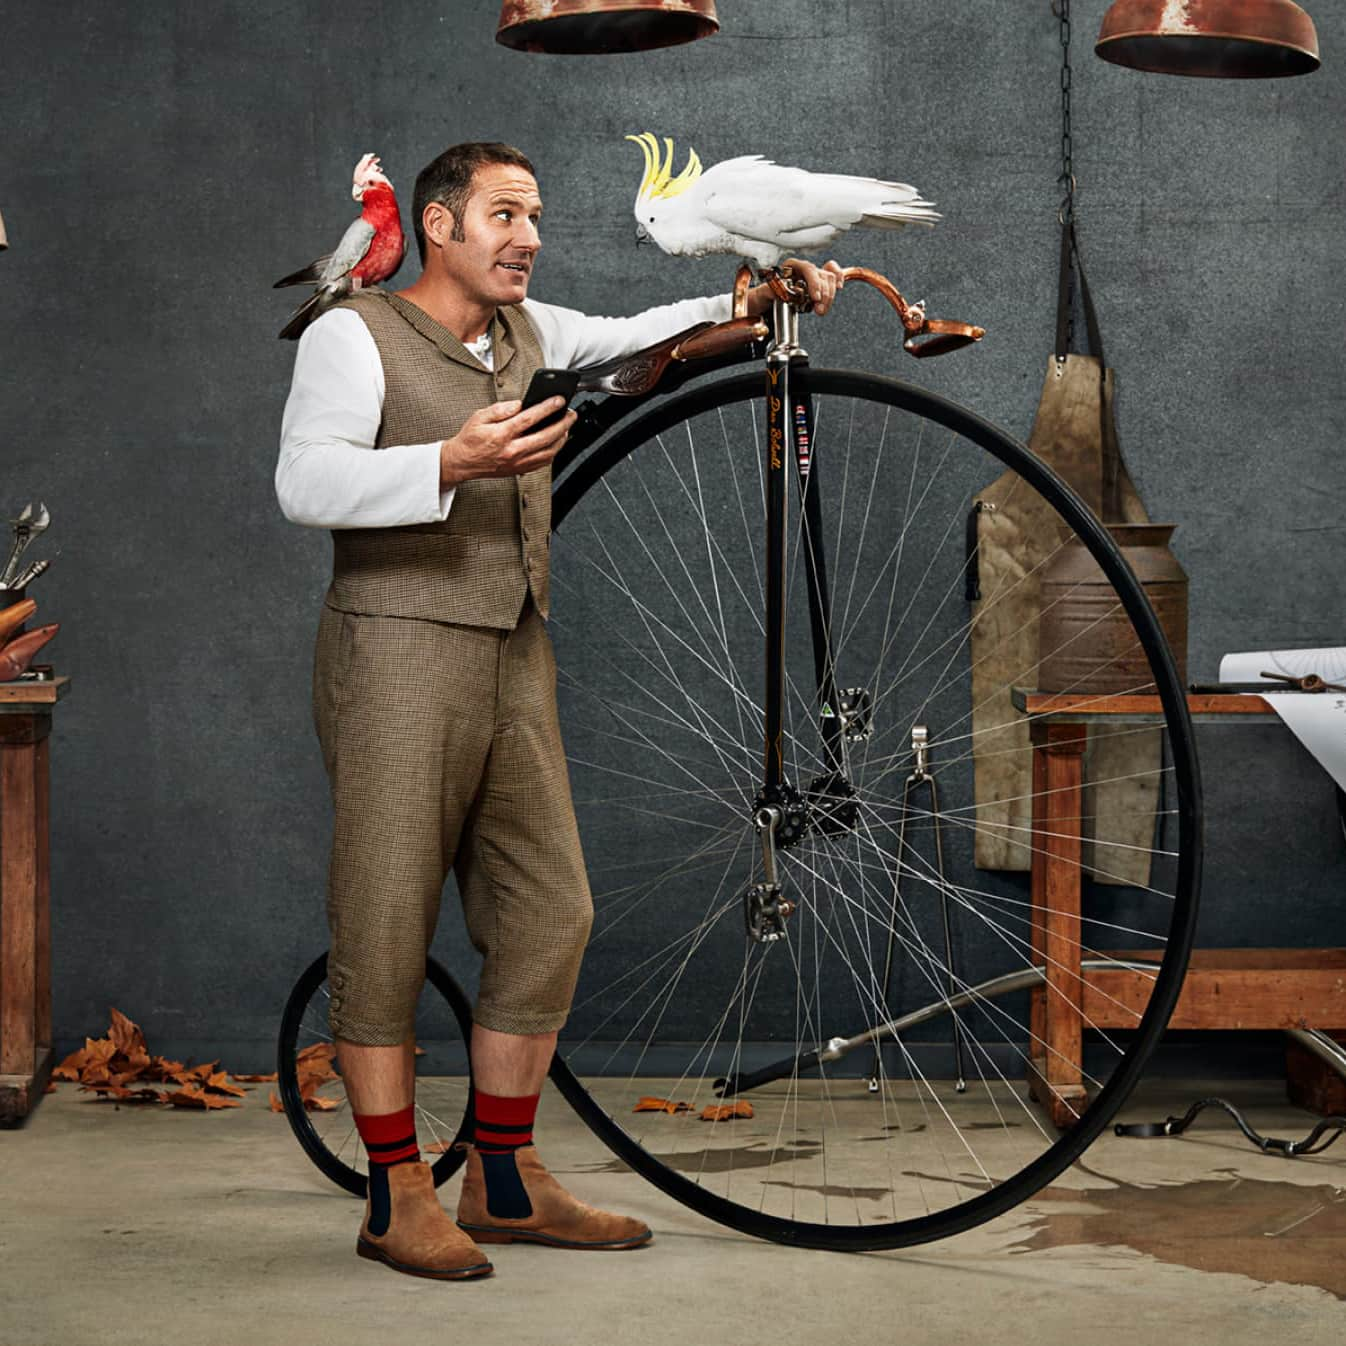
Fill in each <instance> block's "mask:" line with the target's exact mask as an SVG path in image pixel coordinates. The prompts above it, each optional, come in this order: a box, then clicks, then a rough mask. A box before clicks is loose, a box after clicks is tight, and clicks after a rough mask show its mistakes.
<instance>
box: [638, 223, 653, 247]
mask: <svg viewBox="0 0 1346 1346" xmlns="http://www.w3.org/2000/svg"><path fill="white" fill-rule="evenodd" d="M636 242H637V244H640V243H653V242H654V239H652V238H651V237H650V231H649V230H648V229H646V228H645V226H644V225H643V224H638V225H636Z"/></svg>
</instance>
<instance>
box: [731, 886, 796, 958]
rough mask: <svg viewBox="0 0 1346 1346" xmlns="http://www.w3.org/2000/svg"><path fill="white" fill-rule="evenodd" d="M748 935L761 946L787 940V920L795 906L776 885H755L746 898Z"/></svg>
mask: <svg viewBox="0 0 1346 1346" xmlns="http://www.w3.org/2000/svg"><path fill="white" fill-rule="evenodd" d="M743 906H744V915H745V917H746V920H747V925H748V934H749V935H750V936H751V937H752V938H753V939H755V940H756V941H757V942H758V943H759V944H774V943H775V942H776V941H777V940H778V939H784V938H785V933H786V931H785V921H786V918H787V917H788V916H789V915H790V914H791V913H792V912H793V911H794V909H795V904H794V903H793V902H790V901H787V900H786V899H785V898H784V897H782V896H781V890H780V886H779V885H778V884H775V883H754V884H753V885H752V887H751V888H749V889H748V891H747V893H746V895H745V896H744V902H743Z"/></svg>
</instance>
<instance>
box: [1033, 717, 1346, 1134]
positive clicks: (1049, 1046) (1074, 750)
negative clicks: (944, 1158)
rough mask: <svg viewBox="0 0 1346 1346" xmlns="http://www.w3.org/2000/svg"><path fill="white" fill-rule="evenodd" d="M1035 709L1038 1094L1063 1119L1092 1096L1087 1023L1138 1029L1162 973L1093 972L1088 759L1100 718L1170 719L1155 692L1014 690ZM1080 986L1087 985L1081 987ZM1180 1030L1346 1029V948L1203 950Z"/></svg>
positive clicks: (1186, 988) (1183, 1000) (1143, 955)
mask: <svg viewBox="0 0 1346 1346" xmlns="http://www.w3.org/2000/svg"><path fill="white" fill-rule="evenodd" d="M1014 704H1015V706H1016V707H1017V708H1018V709H1019V710H1022V711H1024V712H1026V713H1027V714H1028V715H1030V716H1032V717H1033V720H1032V724H1031V726H1030V732H1031V736H1032V741H1033V820H1032V821H1033V868H1032V902H1033V952H1034V957H1035V960H1039V959H1040V960H1042V961H1043V962H1044V964H1045V967H1046V973H1047V983H1046V985H1045V986H1044V987H1042V988H1040V989H1038V990H1036V991H1034V992H1033V1008H1032V1032H1033V1043H1032V1065H1031V1067H1030V1071H1029V1086H1030V1091H1031V1092H1032V1094H1033V1096H1034V1098H1036V1099H1037V1101H1038V1102H1039V1103H1041V1104H1042V1105H1043V1107H1045V1108H1046V1109H1047V1111H1048V1112H1049V1113H1050V1114H1051V1117H1052V1120H1053V1121H1054V1122H1055V1123H1056V1125H1057V1126H1060V1127H1068V1126H1070V1125H1071V1124H1072V1123H1073V1122H1074V1120H1075V1118H1076V1116H1078V1114H1079V1113H1080V1112H1081V1111H1083V1107H1084V1104H1085V1103H1086V1102H1087V1090H1086V1087H1085V1083H1084V1079H1083V1072H1082V1069H1081V1062H1082V1054H1083V1036H1084V1025H1085V1022H1086V1021H1087V1022H1088V1024H1089V1026H1090V1027H1091V1028H1099V1029H1124V1028H1135V1026H1136V1023H1137V1020H1138V1018H1139V1015H1140V1014H1141V1013H1142V1012H1143V1011H1144V1009H1145V1006H1146V1005H1147V1004H1148V1002H1149V997H1150V990H1151V987H1152V985H1153V978H1152V977H1151V976H1150V975H1149V974H1147V973H1146V972H1143V971H1128V970H1126V969H1124V968H1120V967H1119V968H1106V969H1100V970H1085V969H1083V968H1082V967H1081V959H1082V957H1083V956H1084V955H1083V951H1082V948H1081V921H1080V892H1081V887H1082V884H1081V855H1082V847H1083V838H1082V836H1081V815H1082V814H1083V812H1084V810H1083V808H1082V807H1081V803H1082V790H1083V787H1084V779H1083V775H1084V773H1083V762H1084V751H1085V747H1086V744H1087V735H1088V725H1089V723H1090V722H1091V721H1099V720H1106V721H1107V722H1109V723H1117V722H1119V721H1122V722H1124V721H1128V720H1129V721H1132V722H1136V723H1149V722H1152V723H1155V724H1162V723H1163V716H1162V713H1161V708H1160V704H1159V698H1158V697H1157V696H1112V697H1100V696H1098V695H1096V694H1095V695H1091V696H1070V695H1064V694H1053V693H1048V692H1020V691H1016V692H1015V693H1014ZM1187 706H1188V710H1189V712H1190V713H1191V716H1192V718H1193V720H1194V721H1197V722H1201V721H1213V720H1223V721H1226V722H1229V721H1231V720H1240V719H1241V720H1242V721H1244V722H1252V721H1253V720H1254V719H1255V718H1257V717H1260V718H1262V719H1265V718H1266V717H1268V716H1270V717H1272V718H1275V714H1276V712H1275V710H1274V709H1273V708H1272V706H1271V705H1269V704H1268V702H1267V701H1266V699H1265V698H1263V697H1260V696H1256V695H1240V694H1232V695H1231V694H1199V695H1198V694H1192V695H1189V696H1188V698H1187ZM1162 956H1163V950H1162V949H1149V950H1145V949H1140V950H1128V951H1115V950H1109V951H1108V957H1112V958H1118V959H1133V960H1142V961H1143V960H1150V961H1154V962H1157V961H1158V960H1159V959H1160V958H1162ZM1081 987H1082V989H1083V994H1081ZM1169 1026H1170V1027H1171V1028H1202V1029H1214V1028H1225V1029H1229V1028H1239V1029H1286V1028H1320V1029H1324V1030H1327V1031H1332V1030H1336V1029H1341V1028H1346V949H1198V950H1196V951H1195V952H1194V953H1193V955H1192V959H1191V962H1190V964H1189V966H1188V972H1187V977H1186V980H1185V981H1184V983H1183V989H1182V995H1181V996H1180V998H1179V1000H1178V1003H1177V1006H1176V1007H1175V1008H1174V1011H1173V1015H1172V1017H1171V1018H1170V1019H1169Z"/></svg>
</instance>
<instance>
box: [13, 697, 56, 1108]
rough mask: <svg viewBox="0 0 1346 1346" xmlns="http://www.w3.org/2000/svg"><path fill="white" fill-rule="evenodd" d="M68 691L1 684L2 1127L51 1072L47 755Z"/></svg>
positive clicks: (32, 1101)
mask: <svg viewBox="0 0 1346 1346" xmlns="http://www.w3.org/2000/svg"><path fill="white" fill-rule="evenodd" d="M69 686H70V679H69V678H64V677H61V678H51V679H48V680H46V681H42V682H37V681H19V682H4V683H0V1124H6V1123H13V1122H17V1121H20V1120H21V1119H22V1118H24V1117H25V1116H27V1114H28V1113H29V1112H31V1111H32V1110H33V1108H34V1107H36V1105H37V1103H38V1101H39V1100H40V1099H41V1097H42V1093H43V1090H44V1089H45V1088H46V1085H47V1079H48V1077H49V1076H50V1074H51V1067H52V1058H51V907H50V898H51V880H50V865H49V848H48V837H47V820H48V806H49V800H50V784H49V781H50V777H49V772H48V758H47V749H48V741H49V738H50V735H51V717H52V709H53V707H54V706H55V705H56V703H57V701H59V700H60V699H61V698H62V697H63V696H65V694H66V692H67V691H68V690H69Z"/></svg>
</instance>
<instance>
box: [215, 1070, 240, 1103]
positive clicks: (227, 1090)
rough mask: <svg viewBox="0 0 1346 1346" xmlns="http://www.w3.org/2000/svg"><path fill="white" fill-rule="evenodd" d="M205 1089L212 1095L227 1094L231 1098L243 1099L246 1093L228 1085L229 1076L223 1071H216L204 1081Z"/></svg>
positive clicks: (233, 1085) (235, 1086) (232, 1085)
mask: <svg viewBox="0 0 1346 1346" xmlns="http://www.w3.org/2000/svg"><path fill="white" fill-rule="evenodd" d="M206 1088H207V1089H208V1090H210V1091H211V1092H212V1093H217V1094H228V1095H229V1096H230V1097H231V1098H244V1097H246V1096H247V1092H248V1091H247V1090H246V1089H240V1088H239V1087H238V1085H236V1084H230V1083H229V1076H228V1075H227V1074H225V1072H224V1071H223V1070H217V1071H216V1072H215V1073H214V1074H213V1075H212V1076H211V1077H210V1078H209V1079H208V1080H207V1081H206Z"/></svg>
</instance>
